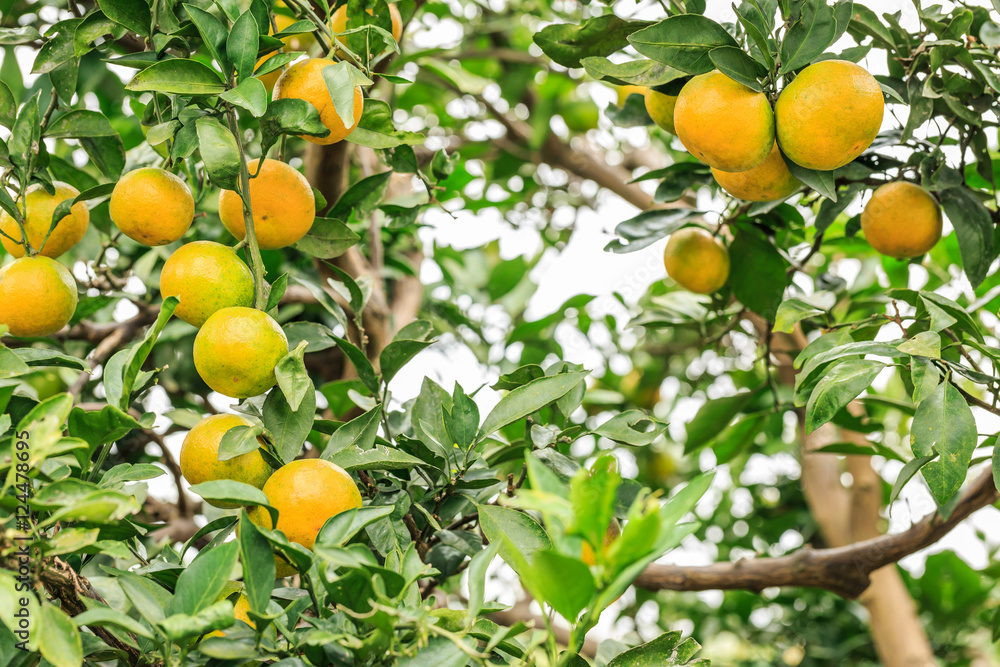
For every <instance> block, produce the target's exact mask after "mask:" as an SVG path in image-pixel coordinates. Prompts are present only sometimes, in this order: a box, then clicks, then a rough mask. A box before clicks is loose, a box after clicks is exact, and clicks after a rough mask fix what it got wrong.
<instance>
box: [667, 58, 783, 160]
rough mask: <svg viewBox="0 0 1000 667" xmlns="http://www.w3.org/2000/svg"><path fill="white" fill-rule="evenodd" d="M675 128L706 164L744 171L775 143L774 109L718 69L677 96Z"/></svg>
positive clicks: (688, 146) (758, 95) (692, 150)
mask: <svg viewBox="0 0 1000 667" xmlns="http://www.w3.org/2000/svg"><path fill="white" fill-rule="evenodd" d="M674 127H675V128H676V130H677V136H678V137H679V138H680V140H681V143H682V144H684V147H685V148H686V149H688V150H689V151H690V152H691V154H692V155H694V156H695V157H696V158H698V159H699V160H701V161H702V162H704V163H705V164H707V165H708V166H710V167H715V168H716V169H722V170H723V171H730V172H736V171H746V170H748V169H753V168H754V167H756V166H757V165H759V164H760V163H761V162H763V161H764V160H766V159H767V156H768V155H770V153H771V147H772V146H773V145H774V113H773V112H772V111H771V103H770V102H768V100H767V96H766V95H764V94H763V93H757V92H754V91H753V90H751V89H749V88H747V87H746V86H744V85H743V84H742V83H739V82H737V81H733V80H732V79H730V78H729V77H728V76H726V75H725V74H722V73H721V72H709V73H708V74H700V75H698V76H696V77H694V78H693V79H691V80H690V81H688V82H687V83H686V84H684V87H683V88H682V89H681V92H680V94H679V95H678V96H677V103H676V106H675V107H674Z"/></svg>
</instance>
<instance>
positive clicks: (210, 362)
mask: <svg viewBox="0 0 1000 667" xmlns="http://www.w3.org/2000/svg"><path fill="white" fill-rule="evenodd" d="M286 354H288V339H287V338H286V337H285V332H283V331H282V330H281V327H280V326H278V323H277V322H275V321H274V319H272V318H271V316H270V315H268V314H267V313H265V312H263V311H260V310H255V309H253V308H244V307H242V306H235V307H232V308H223V309H222V310H218V311H216V312H215V313H213V314H212V315H211V317H209V318H208V320H207V321H206V322H205V324H203V325H202V327H201V329H199V330H198V335H197V336H195V339H194V366H195V368H196V369H197V370H198V374H199V375H200V376H201V379H202V380H204V381H205V384H207V385H208V386H209V387H211V388H212V390H213V391H217V392H219V393H220V394H223V395H224V396H229V397H231V398H250V397H251V396H259V395H260V394H263V393H264V392H265V391H267V390H268V389H270V388H271V387H273V386H274V384H275V382H276V381H277V380H276V379H275V376H274V367H275V365H276V364H277V363H278V361H280V360H281V358H282V357H284V356H285V355H286Z"/></svg>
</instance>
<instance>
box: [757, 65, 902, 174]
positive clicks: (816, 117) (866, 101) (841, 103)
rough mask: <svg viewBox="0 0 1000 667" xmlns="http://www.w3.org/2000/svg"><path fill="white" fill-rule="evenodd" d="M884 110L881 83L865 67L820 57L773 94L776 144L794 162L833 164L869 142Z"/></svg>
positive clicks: (837, 164) (815, 166) (839, 163)
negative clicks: (775, 97)
mask: <svg viewBox="0 0 1000 667" xmlns="http://www.w3.org/2000/svg"><path fill="white" fill-rule="evenodd" d="M884 112H885V101H884V99H883V97H882V89H881V88H880V87H879V85H878V81H876V80H875V77H873V76H872V75H871V74H869V73H868V71H867V70H865V68H863V67H861V66H860V65H855V64H854V63H852V62H847V61H846V60H824V61H822V62H818V63H816V64H815V65H810V66H809V67H806V68H805V69H804V70H802V71H801V72H799V74H798V76H796V77H795V80H794V81H792V82H791V83H790V84H788V85H787V86H786V87H785V89H784V90H783V91H781V95H779V96H778V101H777V103H776V104H775V105H774V114H775V118H776V119H777V126H778V130H777V132H778V145H779V146H781V150H782V152H783V153H784V154H785V157H787V158H788V159H789V160H791V161H792V162H794V163H795V164H800V165H802V166H803V167H806V168H808V169H818V170H820V171H830V170H832V169H837V168H838V167H843V166H844V165H845V164H847V163H848V162H850V161H851V160H853V159H854V158H856V157H858V156H859V155H861V154H862V153H863V152H865V149H867V148H868V147H869V146H871V144H872V142H873V141H875V137H876V135H878V131H879V128H880V127H881V126H882V114H883V113H884Z"/></svg>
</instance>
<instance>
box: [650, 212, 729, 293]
mask: <svg viewBox="0 0 1000 667" xmlns="http://www.w3.org/2000/svg"><path fill="white" fill-rule="evenodd" d="M663 265H664V266H665V267H666V269H667V275H668V276H670V279H671V280H673V281H674V282H675V283H677V284H678V285H680V286H681V287H683V288H684V289H686V290H688V291H689V292H695V293H697V294H711V293H712V292H715V291H716V290H718V289H720V288H721V287H722V286H723V285H725V284H726V280H727V279H728V278H729V251H727V250H726V248H725V246H723V245H722V244H721V243H720V242H719V241H718V240H717V239H716V238H715V237H714V236H712V235H711V234H709V233H708V232H707V231H706V230H704V229H702V228H701V227H685V228H684V229H681V230H678V231H676V232H674V233H673V234H671V235H670V240H669V241H667V247H666V249H665V250H664V251H663Z"/></svg>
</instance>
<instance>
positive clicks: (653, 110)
mask: <svg viewBox="0 0 1000 667" xmlns="http://www.w3.org/2000/svg"><path fill="white" fill-rule="evenodd" d="M645 97H646V113H648V114H649V117H650V118H652V119H653V122H654V123H656V124H657V125H659V126H660V127H661V128H662V129H664V130H666V131H667V132H669V133H670V134H675V132H674V107H675V106H676V105H677V97H676V96H675V95H664V94H663V93H660V92H657V91H655V90H653V89H652V88H647V89H646V95H645Z"/></svg>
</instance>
